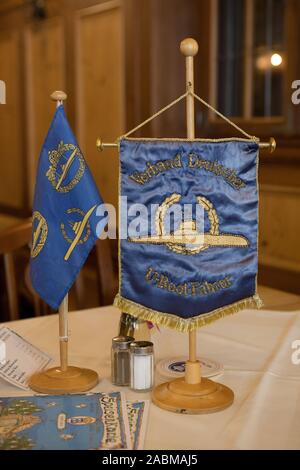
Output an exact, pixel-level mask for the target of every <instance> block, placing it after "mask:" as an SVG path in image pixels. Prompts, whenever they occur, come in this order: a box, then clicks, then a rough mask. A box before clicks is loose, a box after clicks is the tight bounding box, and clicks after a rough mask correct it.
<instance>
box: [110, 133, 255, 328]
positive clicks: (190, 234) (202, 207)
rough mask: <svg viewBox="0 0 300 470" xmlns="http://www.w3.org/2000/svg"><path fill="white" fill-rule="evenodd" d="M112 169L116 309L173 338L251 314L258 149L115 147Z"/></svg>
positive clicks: (229, 145) (225, 144) (242, 145)
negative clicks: (116, 210) (116, 213)
mask: <svg viewBox="0 0 300 470" xmlns="http://www.w3.org/2000/svg"><path fill="white" fill-rule="evenodd" d="M120 161H121V163H120V165H121V175H120V178H121V181H120V184H121V195H122V196H123V200H122V204H121V214H120V222H121V240H120V260H119V261H120V288H119V294H118V295H117V297H116V300H115V305H117V306H118V307H119V308H121V309H122V310H123V311H124V312H127V313H131V314H132V315H136V316H140V317H142V318H144V319H146V320H150V321H153V322H154V323H157V324H161V325H165V326H170V327H173V328H176V329H178V330H180V331H189V330H192V329H195V328H197V327H199V326H202V325H205V324H207V323H208V322H210V321H212V320H215V319H217V318H220V317H222V316H224V315H226V314H229V313H233V312H236V311H239V310H241V309H243V308H247V307H248V308H249V307H259V306H260V304H261V302H260V299H259V297H258V295H257V292H256V276H257V230H258V189H257V165H258V144H257V143H256V142H254V141H252V140H246V139H224V140H222V141H219V140H216V141H204V140H203V141H200V140H199V141H187V140H180V139H179V140H159V139H157V140H151V139H149V140H142V139H136V140H135V139H122V140H121V142H120ZM125 204H126V205H127V208H125V206H124V205H125ZM144 206H145V207H146V211H145V210H144V209H143V207H144ZM174 208H176V209H177V210H178V209H179V216H178V215H177V216H176V217H175V215H176V214H175V212H176V211H174ZM180 208H182V212H181V215H180ZM182 214H183V215H182Z"/></svg>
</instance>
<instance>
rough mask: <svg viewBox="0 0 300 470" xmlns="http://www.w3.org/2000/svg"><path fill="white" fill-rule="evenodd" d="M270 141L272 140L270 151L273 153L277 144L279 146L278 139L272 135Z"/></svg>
mask: <svg viewBox="0 0 300 470" xmlns="http://www.w3.org/2000/svg"><path fill="white" fill-rule="evenodd" d="M269 142H270V153H273V152H275V150H276V146H277V144H276V140H275V139H274V137H271V138H270V141H269Z"/></svg>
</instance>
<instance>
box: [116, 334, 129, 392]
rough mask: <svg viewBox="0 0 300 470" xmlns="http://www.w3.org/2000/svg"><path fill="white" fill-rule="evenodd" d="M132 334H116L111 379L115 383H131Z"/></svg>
mask: <svg viewBox="0 0 300 470" xmlns="http://www.w3.org/2000/svg"><path fill="white" fill-rule="evenodd" d="M133 341H134V338H132V337H131V336H116V337H115V338H113V339H112V348H111V381H112V383H113V384H114V385H121V386H126V385H130V350H129V346H130V343H132V342H133Z"/></svg>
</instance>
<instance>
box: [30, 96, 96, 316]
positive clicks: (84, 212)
mask: <svg viewBox="0 0 300 470" xmlns="http://www.w3.org/2000/svg"><path fill="white" fill-rule="evenodd" d="M102 202H103V201H102V199H101V196H100V195H99V192H98V190H97V187H96V184H95V182H94V180H93V177H92V175H91V173H90V171H89V168H88V166H87V164H86V161H85V159H84V157H83V155H82V153H81V151H80V149H79V146H78V143H77V141H76V139H75V137H74V135H73V132H72V130H71V128H70V126H69V123H68V121H67V118H66V115H65V112H64V107H63V106H62V105H61V106H59V107H58V108H57V109H56V112H55V115H54V118H53V121H52V123H51V126H50V129H49V131H48V135H47V137H46V140H45V142H44V145H43V147H42V151H41V154H40V159H39V164H38V170H37V179H36V186H35V194H34V202H33V221H32V223H33V229H32V248H31V259H30V274H31V281H32V285H33V287H34V289H35V290H36V291H37V293H38V294H39V295H40V296H41V297H42V299H43V300H44V301H45V302H46V303H47V304H49V305H50V306H51V307H52V308H54V309H57V308H58V307H59V305H60V304H61V302H62V300H63V298H64V297H65V295H66V294H67V292H68V291H69V289H70V288H71V286H72V284H73V282H74V281H75V278H76V276H77V274H78V272H79V271H80V269H81V267H82V265H83V264H84V262H85V260H86V258H87V256H88V254H89V252H90V250H91V249H92V247H93V245H94V243H95V241H96V239H97V235H96V226H97V222H99V218H98V217H97V215H96V211H97V206H98V205H99V204H102Z"/></svg>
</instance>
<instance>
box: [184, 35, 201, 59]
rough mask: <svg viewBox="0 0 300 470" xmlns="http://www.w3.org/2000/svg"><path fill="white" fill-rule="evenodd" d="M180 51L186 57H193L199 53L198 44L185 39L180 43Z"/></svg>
mask: <svg viewBox="0 0 300 470" xmlns="http://www.w3.org/2000/svg"><path fill="white" fill-rule="evenodd" d="M180 51H181V53H182V54H183V55H185V56H186V57H189V56H190V57H193V56H195V55H196V54H197V52H198V43H197V41H196V40H195V39H193V38H185V39H183V41H181V43H180Z"/></svg>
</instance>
